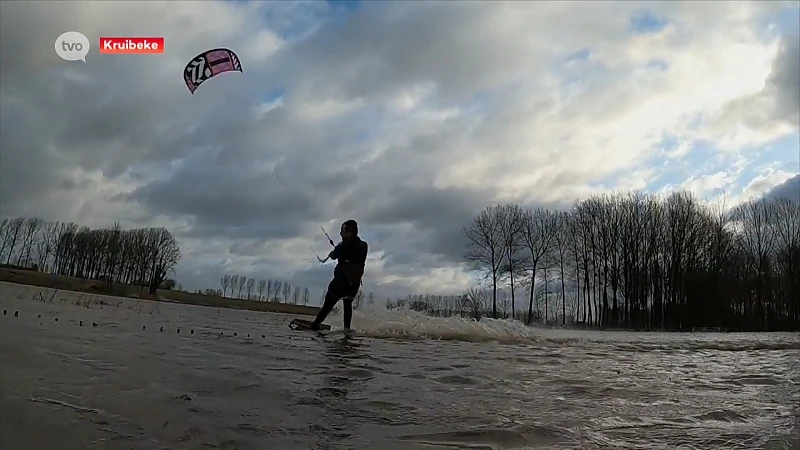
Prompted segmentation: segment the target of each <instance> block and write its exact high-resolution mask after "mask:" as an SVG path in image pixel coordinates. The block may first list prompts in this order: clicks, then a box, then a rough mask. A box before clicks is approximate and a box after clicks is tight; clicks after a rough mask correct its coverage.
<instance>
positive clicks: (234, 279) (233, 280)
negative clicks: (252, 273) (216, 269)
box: [231, 274, 239, 297]
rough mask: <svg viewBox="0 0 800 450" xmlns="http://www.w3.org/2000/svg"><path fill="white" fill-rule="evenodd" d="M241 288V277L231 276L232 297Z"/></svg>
mask: <svg viewBox="0 0 800 450" xmlns="http://www.w3.org/2000/svg"><path fill="white" fill-rule="evenodd" d="M238 286H239V275H236V274H233V275H231V297H234V295H233V291H234V290H235V289H236V288H237V287H238Z"/></svg>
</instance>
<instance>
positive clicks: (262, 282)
mask: <svg viewBox="0 0 800 450" xmlns="http://www.w3.org/2000/svg"><path fill="white" fill-rule="evenodd" d="M266 289H267V280H264V279H262V280H259V281H258V299H259V300H264V291H265V290H266Z"/></svg>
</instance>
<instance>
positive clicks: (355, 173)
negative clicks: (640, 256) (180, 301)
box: [0, 1, 800, 299]
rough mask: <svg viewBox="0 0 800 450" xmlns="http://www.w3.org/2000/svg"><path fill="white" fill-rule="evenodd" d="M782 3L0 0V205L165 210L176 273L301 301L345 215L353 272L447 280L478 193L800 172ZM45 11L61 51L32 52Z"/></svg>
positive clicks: (538, 193)
mask: <svg viewBox="0 0 800 450" xmlns="http://www.w3.org/2000/svg"><path fill="white" fill-rule="evenodd" d="M798 8H799V4H798V2H753V3H747V2H731V3H725V2H721V1H714V2H707V3H703V2H659V3H641V2H623V3H600V2H597V3H587V2H553V3H545V2H510V3H501V2H463V3H461V2H403V3H400V2H397V3H389V2H335V3H326V2H312V3H289V2H240V1H224V2H215V1H204V2H191V3H181V2H177V1H175V2H168V3H157V2H138V3H136V2H86V3H78V2H2V3H0V21H1V23H0V36H1V38H2V39H1V41H2V53H0V69H1V70H2V73H1V74H0V99H1V101H0V121H1V122H0V126H1V127H2V133H0V139H1V140H2V141H1V142H0V157H1V158H2V160H1V161H0V208H2V211H0V213H2V216H3V217H10V216H19V215H23V216H34V215H36V216H40V217H43V218H46V219H50V220H65V221H74V222H77V223H80V224H85V225H89V226H108V225H110V224H111V223H113V221H115V220H119V221H120V222H121V223H122V224H123V225H124V226H126V227H138V226H161V225H163V226H167V227H169V228H170V229H171V230H172V231H173V233H174V234H175V235H176V237H177V238H178V239H179V241H180V244H181V248H182V251H183V255H184V258H183V261H182V262H181V263H180V265H179V267H178V268H177V277H178V281H179V282H180V283H182V284H183V286H184V287H185V288H189V289H196V288H205V287H214V288H216V287H218V285H219V278H220V276H221V275H222V274H223V273H238V274H245V275H248V276H254V277H256V278H267V277H274V278H281V279H285V280H289V281H292V282H293V283H296V284H298V285H301V286H308V287H309V288H311V289H312V293H313V296H314V298H315V299H316V298H318V296H319V293H320V292H321V289H322V288H323V287H324V286H325V284H326V283H327V279H328V278H329V277H330V275H331V270H332V266H330V265H328V266H323V267H320V265H319V264H318V263H317V262H316V260H315V259H314V257H313V254H312V253H311V250H310V249H309V245H313V246H314V247H315V248H316V249H317V251H319V252H320V253H323V252H325V251H327V248H328V244H327V243H326V242H325V239H324V236H323V235H322V233H321V232H320V229H319V227H320V225H324V226H326V228H327V229H328V230H329V231H336V230H337V228H338V224H339V223H341V221H343V220H345V219H349V218H354V219H356V220H358V221H359V223H360V224H361V228H362V234H363V236H364V238H365V239H366V240H367V241H368V242H369V243H370V248H371V252H372V253H371V256H370V261H369V263H368V267H367V275H366V278H365V290H367V291H374V292H375V293H376V294H377V295H379V296H380V297H387V296H390V295H391V296H394V295H401V294H405V293H407V292H410V291H427V292H437V293H453V292H458V291H461V290H462V289H464V288H465V286H466V285H467V283H468V282H469V280H468V277H467V275H466V274H465V272H464V271H463V269H462V267H461V265H460V264H461V261H462V255H463V252H464V248H463V242H462V240H461V239H462V238H461V236H460V229H461V226H462V225H464V224H465V223H466V222H467V221H468V220H469V219H470V218H471V217H472V216H473V215H474V214H475V213H476V212H478V211H479V210H480V209H482V208H483V207H485V206H486V205H488V204H490V203H493V202H498V201H502V202H505V201H517V202H520V203H522V204H546V205H558V204H562V205H563V204H568V203H570V202H572V201H574V200H575V199H577V198H581V197H585V196H587V195H590V194H592V193H595V192H603V191H609V190H617V189H624V190H628V189H637V190H646V191H653V192H657V191H666V190H676V189H689V190H691V191H694V192H696V193H697V194H698V195H700V196H703V197H708V196H712V195H717V194H720V193H724V194H725V195H726V196H728V197H729V198H730V199H733V201H741V200H744V199H746V198H748V197H753V196H760V195H766V194H770V192H773V191H774V190H775V189H778V190H779V191H780V192H787V193H790V194H792V193H800V175H798V173H799V172H800V154H799V151H798V145H799V142H798V140H799V139H800V137H799V136H798V122H800V78H799V76H800V75H799V73H800V59H799V58H798V52H800V49H799V48H798V39H799V37H798V35H799V31H798ZM70 30H75V31H80V32H82V33H84V34H85V35H87V36H88V37H89V40H90V42H91V43H92V45H93V48H92V50H91V51H90V53H89V55H88V56H87V62H86V63H83V62H67V61H63V60H61V59H59V58H58V56H57V55H56V54H55V51H54V42H55V38H56V37H58V36H59V35H60V34H61V33H62V32H64V31H70ZM101 36H163V37H165V38H166V51H165V53H164V54H163V55H146V56H139V55H136V56H131V55H101V54H99V53H98V51H97V43H98V40H99V38H100V37H101ZM215 47H228V48H230V49H232V50H234V51H235V52H236V53H237V54H238V55H239V57H240V59H241V61H242V65H243V67H244V73H229V74H224V75H221V76H219V77H217V78H214V79H212V80H210V81H208V82H206V83H205V84H204V85H202V86H201V87H200V88H199V89H198V90H197V92H196V93H195V95H191V94H190V93H189V91H188V89H187V88H186V86H185V85H184V82H183V78H182V69H183V67H184V65H185V64H186V63H187V62H188V61H189V60H190V59H191V58H192V57H194V56H195V55H197V54H198V53H200V52H202V51H204V50H207V49H210V48H215ZM797 195H800V194H797Z"/></svg>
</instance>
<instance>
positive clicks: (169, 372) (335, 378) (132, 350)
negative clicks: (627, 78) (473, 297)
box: [0, 283, 800, 450]
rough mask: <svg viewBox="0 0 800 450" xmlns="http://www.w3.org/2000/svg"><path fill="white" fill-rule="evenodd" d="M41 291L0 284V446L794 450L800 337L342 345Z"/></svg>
mask: <svg viewBox="0 0 800 450" xmlns="http://www.w3.org/2000/svg"><path fill="white" fill-rule="evenodd" d="M52 292H53V291H49V290H45V289H42V288H35V287H28V286H21V285H14V284H8V283H0V304H1V305H2V308H3V309H4V310H6V315H4V316H2V317H0V350H1V352H0V409H1V411H0V425H2V426H1V427H0V440H1V441H2V448H3V449H4V450H5V449H9V450H22V449H35V450H40V449H44V448H58V449H64V450H67V449H76V450H78V449H146V450H153V449H167V448H169V449H214V448H217V449H242V450H245V449H254V450H256V449H257V450H262V449H369V450H373V449H427V450H431V449H452V448H478V449H525V448H531V449H534V448H535V449H545V448H549V449H579V448H583V449H595V448H626V449H627V448H630V449H638V448H641V449H651V448H670V449H673V448H681V449H790V448H800V438H798V435H800V336H798V334H796V333H795V334H790V333H770V334H736V333H730V334H712V333H709V334H688V333H686V334H684V333H623V332H613V333H610V332H609V333H604V332H585V331H569V330H546V329H536V328H528V327H524V326H521V325H520V324H516V323H509V322H504V321H486V322H481V323H477V324H476V323H472V322H469V321H465V320H460V319H440V318H428V317H425V316H421V315H419V314H417V313H413V312H398V311H381V310H370V311H359V312H357V313H356V315H355V318H354V326H355V328H356V330H357V331H358V332H357V334H356V335H355V336H353V337H349V338H348V337H345V336H344V335H342V334H341V333H340V332H337V331H336V330H335V329H334V331H333V332H332V333H330V334H328V335H325V336H317V335H316V334H314V333H310V332H294V331H291V330H289V328H288V321H289V320H290V317H288V316H284V315H275V314H268V313H257V312H250V311H237V310H229V309H213V308H203V307H193V306H185V305H178V304H169V303H157V302H146V301H137V300H130V299H120V298H115V297H104V296H93V295H87V294H76V293H68V292H63V291H59V292H56V293H55V295H53V294H52ZM17 311H18V312H19V316H18V317H15V314H14V313H15V312H17ZM56 318H58V321H56ZM340 320H341V319H340V318H338V317H332V318H330V319H329V323H331V325H333V326H334V327H335V328H338V327H339V326H340V324H341V322H340ZM162 330H163V331H162ZM179 330H180V332H179ZM234 333H235V334H236V335H234Z"/></svg>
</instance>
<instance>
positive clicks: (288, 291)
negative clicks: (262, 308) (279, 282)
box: [283, 281, 292, 303]
mask: <svg viewBox="0 0 800 450" xmlns="http://www.w3.org/2000/svg"><path fill="white" fill-rule="evenodd" d="M291 293H292V285H291V284H289V282H288V281H284V282H283V303H289V294H291Z"/></svg>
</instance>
